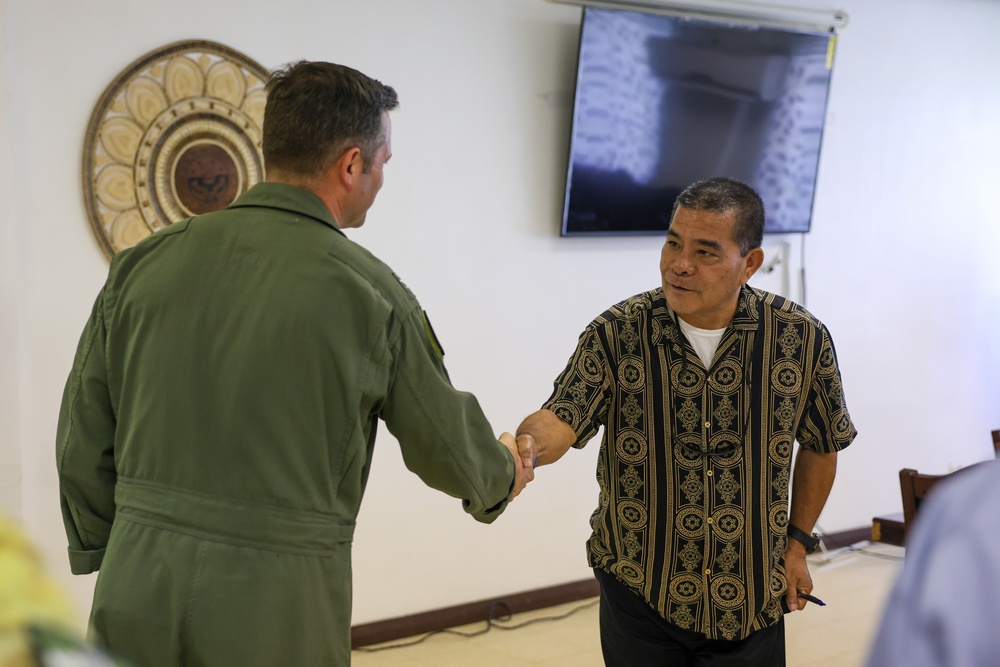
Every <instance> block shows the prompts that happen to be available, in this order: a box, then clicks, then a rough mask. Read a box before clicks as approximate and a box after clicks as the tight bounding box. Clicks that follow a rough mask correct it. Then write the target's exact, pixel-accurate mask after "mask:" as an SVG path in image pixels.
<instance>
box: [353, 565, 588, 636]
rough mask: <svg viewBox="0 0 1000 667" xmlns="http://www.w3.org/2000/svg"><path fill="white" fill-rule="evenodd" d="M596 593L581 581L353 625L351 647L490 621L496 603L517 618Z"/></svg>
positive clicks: (586, 580)
mask: <svg viewBox="0 0 1000 667" xmlns="http://www.w3.org/2000/svg"><path fill="white" fill-rule="evenodd" d="M599 592H600V591H599V588H598V585H597V580H596V579H584V580H583V581H573V582H570V583H568V584H561V585H558V586H549V587H548V588H539V589H536V590H533V591H525V592H523V593H514V594H512V595H504V596H501V597H497V598H491V599H489V600H479V601H478V602H469V603H466V604H460V605H455V606H454V607H446V608H443V609H435V610H432V611H426V612H423V613H420V614H413V615H411V616H402V617H399V618H391V619H388V620H385V621H376V622H374V623H365V624H363V625H355V626H354V627H352V628H351V646H352V647H353V648H360V647H362V646H370V645H372V644H381V643H383V642H389V641H394V640H396V639H403V638H404V637H413V636H414V635H422V634H425V633H428V632H436V631H438V630H444V629H445V628H453V627H455V626H458V625H467V624H469V623H479V622H481V621H485V620H487V619H488V618H489V617H490V612H491V610H494V609H495V603H503V605H504V611H505V612H509V613H511V614H516V613H523V612H526V611H533V610H535V609H545V608H546V607H555V606H556V605H560V604H564V603H566V602H575V601H577V600H586V599H588V598H592V597H596V596H597V595H598V594H599Z"/></svg>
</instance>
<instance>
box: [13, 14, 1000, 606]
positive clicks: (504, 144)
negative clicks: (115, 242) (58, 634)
mask: <svg viewBox="0 0 1000 667" xmlns="http://www.w3.org/2000/svg"><path fill="white" fill-rule="evenodd" d="M797 4H800V5H802V6H814V7H822V6H823V5H824V4H825V3H823V2H821V1H820V0H801V1H800V2H798V3H797ZM853 5H856V6H853ZM853 5H851V4H846V3H845V4H843V6H844V7H845V8H846V9H847V10H848V11H849V13H850V15H851V22H850V25H849V26H848V27H847V28H846V29H845V30H843V31H842V33H841V38H840V40H839V51H838V54H837V60H836V67H835V72H834V82H833V90H832V94H831V99H830V110H829V118H828V128H827V132H826V135H825V140H824V148H823V155H822V160H821V174H820V183H819V189H818V196H817V201H816V208H815V218H814V227H813V231H812V232H811V233H810V234H809V235H808V236H807V237H805V266H806V269H807V291H806V296H807V297H808V301H807V304H806V305H807V306H808V307H809V308H810V309H811V310H812V311H813V312H814V313H815V314H817V316H819V317H820V318H821V319H823V320H824V321H825V322H826V323H827V324H828V325H829V326H830V328H831V330H832V332H833V334H834V338H835V341H836V343H837V349H838V353H839V356H840V361H841V364H842V367H843V371H844V380H845V387H846V391H847V397H848V402H849V405H850V408H851V412H852V414H853V416H854V418H855V421H856V423H857V425H858V427H859V429H860V431H861V435H860V436H859V437H858V439H857V441H856V443H855V445H854V446H853V447H851V448H850V449H849V450H848V451H846V452H845V453H844V454H843V455H842V457H841V467H840V475H839V478H838V483H837V485H836V487H835V489H834V492H833V496H832V497H831V500H830V503H829V505H828V508H827V511H826V512H825V513H824V515H823V517H822V518H821V521H820V523H821V525H822V527H823V528H824V529H826V530H828V531H834V530H842V529H847V528H854V527H858V526H862V525H865V524H868V523H869V522H870V519H871V516H872V515H873V514H880V513H883V512H890V511H896V510H898V509H899V506H900V503H899V498H898V496H899V492H898V487H897V484H896V481H895V480H896V473H897V471H898V469H899V468H900V467H903V466H910V467H916V468H918V469H926V470H929V471H944V470H947V469H948V468H949V467H953V466H959V465H965V464H968V463H970V462H972V461H975V460H978V459H983V458H986V457H988V456H990V455H991V448H990V444H989V430H990V429H991V428H996V427H998V426H1000V407H998V400H997V399H998V390H997V389H996V382H995V381H994V382H992V383H990V382H989V380H990V379H991V378H996V377H998V373H1000V343H998V342H997V340H996V336H995V335H991V331H995V330H996V328H997V326H996V325H997V318H998V315H997V313H998V305H1000V304H998V300H1000V277H998V275H997V273H996V270H995V269H994V266H995V264H996V261H995V259H994V258H993V254H994V251H992V249H993V248H995V247H997V244H998V242H1000V238H998V237H1000V225H997V224H996V223H997V214H996V207H995V205H994V197H993V196H992V192H994V191H995V190H996V182H997V181H998V176H1000V167H998V166H997V161H996V159H995V156H996V155H997V154H1000V135H998V132H1000V130H998V129H997V123H996V119H997V118H1000V79H998V77H1000V74H998V72H1000V42H998V40H996V39H995V35H994V34H993V32H994V31H995V28H996V27H997V26H1000V4H998V3H996V2H992V1H989V0H909V1H905V2H904V1H903V0H881V1H879V2H867V1H866V2H863V3H862V2H860V1H858V2H855V3H853ZM158 7H161V8H159V9H156V10H154V9H152V4H151V3H145V4H144V3H136V2H131V1H129V0H94V1H92V2H87V3H77V2H70V1H69V0H62V1H60V0H0V8H5V11H4V14H3V15H4V16H5V17H6V21H5V26H4V27H5V28H6V30H7V35H6V40H7V41H6V44H4V43H2V42H0V46H2V47H3V48H2V49H0V72H6V75H3V74H0V76H5V78H0V84H2V89H0V92H2V93H3V96H2V97H0V119H3V122H2V124H0V177H2V178H0V201H2V202H3V203H2V204H0V211H2V215H3V216H4V218H5V221H4V224H3V232H2V236H0V239H2V242H3V250H2V253H0V262H2V266H3V268H2V269H0V277H3V278H6V280H3V281H2V282H3V288H2V289H3V291H0V307H2V312H3V314H4V315H3V317H4V327H3V329H0V369H2V370H3V375H2V380H0V392H2V393H0V399H3V400H0V405H2V407H0V410H3V411H4V412H0V419H2V422H0V424H2V425H0V437H2V438H3V439H4V441H5V443H4V444H3V450H2V452H3V457H4V461H5V462H6V461H7V460H8V459H7V457H8V451H11V452H13V453H14V454H13V455H14V456H17V451H18V447H16V446H11V444H10V441H12V440H13V441H19V442H20V452H21V455H20V459H21V470H20V475H16V474H15V472H16V471H15V472H11V471H10V466H9V465H4V466H3V467H0V474H2V475H3V476H2V477H0V493H3V492H2V489H3V488H4V487H3V486H2V484H3V483H4V480H9V479H14V480H15V483H16V479H18V478H20V479H23V486H22V488H21V489H20V493H19V494H15V495H16V496H19V497H22V498H23V508H22V511H21V515H22V516H23V518H24V520H25V522H26V524H27V526H28V528H29V530H30V531H31V534H32V536H33V537H34V538H35V539H36V541H37V542H38V543H39V544H40V546H41V547H42V549H43V551H44V553H45V555H46V557H47V559H48V562H49V565H50V567H51V568H52V569H53V570H54V571H56V572H57V573H58V574H59V575H60V576H62V577H63V579H64V581H65V582H66V585H67V586H71V587H72V590H73V592H74V594H75V596H76V597H77V599H78V600H79V603H80V607H81V610H85V609H86V607H87V603H88V601H89V593H90V590H91V587H92V585H93V581H92V578H75V579H74V578H72V577H70V576H69V575H68V568H67V567H66V561H65V555H64V553H65V552H64V550H65V540H64V536H63V534H62V525H61V520H60V517H59V509H58V501H57V498H58V495H57V483H56V478H55V473H54V462H53V456H52V452H53V448H54V445H53V440H54V433H55V423H56V416H57V412H58V406H59V399H60V395H61V392H62V386H63V382H64V380H65V377H66V374H67V373H68V371H69V368H70V364H71V360H72V356H73V352H74V350H75V346H76V342H77V338H78V336H79V332H80V330H81V327H82V326H83V323H84V321H85V319H86V316H87V314H88V312H89V310H90V307H91V304H92V302H93V299H94V297H95V295H96V292H97V290H98V289H99V287H100V285H101V283H102V282H103V279H104V276H105V274H106V271H107V261H106V260H105V258H104V256H103V255H102V253H101V251H100V249H99V247H98V245H97V243H96V241H95V240H94V238H93V235H92V232H91V230H90V227H89V225H88V223H87V218H86V213H85V210H84V207H83V202H82V193H81V187H80V158H81V151H82V142H83V137H84V132H85V128H86V124H87V120H88V118H89V115H90V113H91V111H92V109H93V107H94V105H95V104H96V102H97V99H98V97H99V96H100V94H101V92H102V91H103V90H104V88H105V87H106V86H107V85H108V84H109V83H110V82H111V81H112V80H113V79H114V77H115V76H116V75H117V74H118V73H119V72H120V71H121V69H122V68H124V67H125V66H126V65H127V64H129V63H130V62H131V61H132V60H133V59H135V58H136V57H138V56H140V55H142V54H144V53H146V52H147V51H150V50H152V49H155V48H158V47H160V46H162V45H164V44H166V43H169V42H172V41H175V40H179V39H193V38H205V39H211V40H214V41H217V42H221V43H223V44H226V45H228V46H230V47H233V48H235V49H238V50H240V51H242V52H244V53H246V54H247V55H249V56H250V57H252V58H254V59H256V60H257V61H258V62H260V63H261V64H263V65H265V66H266V67H277V66H279V65H282V64H284V63H286V62H288V61H290V60H294V59H298V58H310V59H324V60H332V61H337V62H344V63H346V64H350V65H352V66H354V67H357V68H359V69H361V70H362V71H364V72H366V73H368V74H370V75H372V76H375V77H376V78H379V79H381V80H382V81H384V82H386V83H389V84H391V85H393V86H394V87H396V89H397V90H398V92H399V94H400V98H401V101H402V104H401V107H400V109H399V110H398V111H396V112H394V114H393V149H394V157H393V160H392V163H391V164H390V166H389V168H388V172H387V174H386V186H385V188H384V189H383V190H382V194H381V195H380V197H379V200H378V202H377V203H376V205H375V207H374V208H373V209H372V212H371V214H370V215H369V217H368V223H367V225H366V227H365V228H364V229H362V230H357V231H356V232H352V233H351V236H352V237H353V238H354V239H356V240H357V241H358V242H360V243H362V244H363V245H365V246H366V247H368V248H369V249H371V250H372V251H373V252H375V253H376V254H377V255H379V256H380V257H382V258H383V259H384V260H386V261H387V262H388V263H389V264H390V265H391V266H393V267H394V268H395V269H396V271H397V273H399V275H400V276H401V277H402V278H403V280H404V281H405V282H406V283H407V284H408V285H409V286H410V287H411V288H412V289H413V291H414V292H415V293H416V294H417V295H418V297H419V298H420V299H421V302H422V304H423V306H424V307H425V308H426V309H427V310H428V312H429V313H430V316H431V318H432V321H433V322H434V326H435V328H436V330H437V333H438V335H439V337H440V338H441V340H442V342H443V344H444V347H445V350H446V352H447V356H446V362H447V363H448V367H449V370H450V372H451V375H452V379H453V380H454V382H455V384H456V385H457V386H459V387H461V388H463V389H467V390H470V391H472V392H474V393H475V394H476V395H477V396H478V397H479V398H480V400H481V402H482V404H483V406H484V408H485V410H486V412H487V414H489V415H490V416H491V418H492V419H493V420H494V424H495V426H496V429H497V430H498V431H500V430H513V429H514V428H515V427H516V426H517V423H518V422H519V421H520V419H521V418H522V417H523V416H524V415H526V414H527V413H529V412H531V411H533V410H534V409H536V408H537V406H538V405H539V404H540V403H541V401H543V400H544V399H545V398H546V397H547V396H548V394H549V391H550V389H551V382H552V379H553V378H554V377H555V375H556V373H557V372H558V371H559V370H560V369H561V368H562V365H563V364H564V363H565V361H566V359H567V358H568V356H569V354H570V352H571V351H572V348H573V345H574V343H575V341H576V337H577V335H578V334H579V332H580V331H581V330H582V328H583V327H584V326H585V325H586V323H587V322H588V321H589V320H590V319H591V318H592V317H593V316H595V315H596V314H598V313H599V312H601V311H602V310H603V309H604V308H606V307H607V306H608V305H610V304H612V303H614V302H616V301H618V300H620V299H622V298H624V297H626V296H629V295H631V294H633V293H635V292H638V291H641V290H644V289H648V288H650V287H653V286H655V285H657V284H658V282H659V278H658V275H657V258H658V254H659V241H658V240H657V239H654V238H602V239H580V238H573V239H563V238H559V237H558V213H559V210H560V205H561V195H560V190H561V188H562V184H563V173H564V169H565V156H566V149H567V140H568V133H569V120H570V98H571V91H572V87H573V73H574V60H575V56H576V42H577V35H578V25H579V10H578V9H577V8H574V7H570V6H565V5H556V4H551V3H547V2H544V1H543V0H491V1H490V2H469V1H468V0H425V1H423V2H419V3H417V2H411V1H409V0H396V1H393V0H369V1H368V2H364V3H359V2H346V1H345V0H331V1H329V2H325V3H315V2H309V1H308V0H286V1H285V2H283V3H274V2H264V1H263V0H240V1H239V2H237V1H236V0H215V2H211V3H205V2H203V1H202V0H174V2H172V3H171V4H170V7H169V10H168V9H165V8H162V7H163V6H158ZM4 65H6V66H5V67H4ZM8 119H9V120H8ZM8 148H9V150H7V149H8ZM15 167H16V168H15ZM800 240H801V239H799V238H798V237H793V238H792V239H790V241H789V242H790V247H791V252H790V255H791V258H790V264H792V265H793V268H794V265H797V263H798V255H799V252H800V245H799V243H800ZM793 279H794V276H793ZM771 280H772V278H771V277H768V278H766V279H764V282H765V283H768V284H770V281H771ZM11 286H13V287H11ZM790 289H791V291H792V295H793V296H798V295H799V294H798V292H797V290H796V289H795V288H794V283H793V286H792V288H790ZM8 313H15V314H16V326H14V327H11V326H9V325H8V320H9V318H10V315H8ZM8 369H14V373H13V374H10V373H8ZM11 377H13V378H14V379H13V380H11V379H10V378H11ZM12 406H13V407H12ZM8 415H10V417H9V419H8ZM596 444H597V443H593V445H592V446H590V447H588V448H587V449H585V450H583V451H581V452H574V453H571V455H568V456H567V457H566V459H565V460H564V461H561V462H560V463H559V464H558V465H556V466H553V467H550V468H543V469H540V470H539V471H538V475H537V479H536V482H535V484H534V485H533V486H532V487H530V488H529V489H528V490H527V491H526V492H525V495H523V496H522V497H521V498H519V499H518V500H517V501H516V502H515V504H514V505H513V506H512V507H511V508H510V510H509V512H508V513H507V514H506V515H505V516H503V517H501V518H500V519H499V520H498V521H497V523H496V524H494V525H492V526H481V525H479V524H476V523H475V522H473V521H472V520H471V519H469V518H468V517H466V516H465V515H463V514H462V512H461V509H460V506H459V504H458V502H457V501H455V500H453V499H451V498H447V497H444V496H441V495H440V494H436V493H434V492H432V491H430V490H428V489H427V488H426V487H424V486H422V484H421V483H420V482H419V480H417V479H416V478H415V477H414V476H413V475H411V474H410V473H408V472H407V471H406V470H405V468H404V467H403V465H402V462H401V459H400V457H399V455H398V452H397V450H396V448H395V444H394V442H393V440H392V439H391V438H390V437H389V436H388V435H387V434H385V433H383V434H382V435H381V436H380V440H379V443H378V451H377V453H376V458H375V462H374V470H373V474H372V477H371V483H370V485H369V491H368V496H367V498H366V502H365V505H364V507H363V509H362V513H361V517H360V521H359V524H360V525H359V528H358V531H357V535H356V542H355V622H359V623H363V622H366V621H372V620H378V619H383V618H390V617H394V616H398V615H402V614H407V613H413V612H418V611H423V610H427V609H433V608H438V607H442V606H447V605H452V604H458V603H461V602H466V601H471V600H477V599H481V598H487V597H491V596H495V595H502V594H505V593H510V592H516V591H522V590H529V589H533V588H538V587H541V586H548V585H554V584H558V583H564V582H568V581H574V580H578V579H581V578H584V577H587V576H589V572H588V570H587V568H586V566H585V557H584V550H583V543H584V540H585V539H586V537H587V534H588V530H587V518H588V516H589V514H590V512H591V511H592V509H593V507H594V505H595V502H596V483H595V482H594V462H595V459H596V453H597V451H596V450H597V447H596ZM10 495H11V494H9V493H3V495H0V501H3V502H4V504H5V506H6V505H7V504H8V503H9V502H11V501H10V500H9V498H8V496H10ZM15 500H16V498H15ZM15 509H16V508H15Z"/></svg>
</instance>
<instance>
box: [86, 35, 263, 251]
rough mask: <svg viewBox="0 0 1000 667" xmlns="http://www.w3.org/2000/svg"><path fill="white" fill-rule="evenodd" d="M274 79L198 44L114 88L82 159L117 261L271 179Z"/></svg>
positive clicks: (157, 60)
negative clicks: (267, 173)
mask: <svg viewBox="0 0 1000 667" xmlns="http://www.w3.org/2000/svg"><path fill="white" fill-rule="evenodd" d="M269 76H270V74H269V72H268V71H267V70H266V69H265V68H264V67H262V66H261V65H259V64H258V63H256V62H254V61H253V60H251V59H250V58H248V57H247V56H245V55H243V54H241V53H239V52H237V51H234V50H233V49H230V48H228V47H225V46H222V45H221V44H216V43H214V42H208V41H203V40H198V41H184V42H176V43H173V44H169V45H167V46H164V47H163V48H160V49H157V50H155V51H152V52H150V53H148V54H146V55H144V56H142V57H141V58H139V59H138V60H136V61H135V62H133V63H132V64H131V65H129V66H128V67H127V68H126V69H125V70H124V71H123V72H122V73H121V74H120V75H119V76H118V77H117V78H116V79H115V80H114V81H113V82H112V83H111V85H109V86H108V88H107V89H106V90H105V91H104V94H103V95H101V98H100V101H99V102H98V104H97V106H96V107H95V108H94V112H93V114H92V115H91V118H90V123H89V125H88V127H87V136H86V142H85V147H84V154H83V191H84V198H85V202H86V207H87V215H88V217H89V218H90V224H91V226H92V227H93V229H94V232H95V234H96V235H97V239H98V241H99V242H100V244H101V246H102V248H103V249H104V251H105V253H106V254H107V255H108V257H111V256H113V255H115V254H116V253H118V252H120V251H122V250H124V249H125V248H129V247H131V246H133V245H135V244H136V243H138V242H139V241H141V240H142V239H144V238H146V237H147V236H149V235H150V234H151V233H153V232H155V231H156V230H158V229H161V228H163V227H166V226H167V225H169V224H171V223H173V222H176V221H178V220H182V219H184V218H187V217H190V216H192V215H198V214H200V213H207V212H209V211H215V210H218V209H221V208H225V207H226V206H228V205H229V204H231V203H232V201H233V200H234V199H236V197H237V196H239V195H240V194H242V193H243V192H245V191H246V190H247V189H248V188H249V187H250V186H252V185H254V184H255V183H258V182H259V181H261V180H263V178H264V158H263V155H262V154H261V148H260V141H261V128H262V125H263V121H264V103H265V101H266V91H265V86H266V82H267V79H268V78H269Z"/></svg>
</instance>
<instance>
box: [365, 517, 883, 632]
mask: <svg viewBox="0 0 1000 667" xmlns="http://www.w3.org/2000/svg"><path fill="white" fill-rule="evenodd" d="M870 538H871V527H867V526H866V527H862V528H856V529H852V530H845V531H841V532H838V533H830V534H828V535H824V536H823V546H825V547H826V548H827V549H830V550H833V549H839V548H840V547H846V546H850V545H852V544H854V543H856V542H860V541H861V540H866V539H870ZM599 592H600V589H599V587H598V585H597V580H596V579H584V580H582V581H573V582H570V583H567V584H560V585H558V586H549V587H547V588H539V589H536V590H533V591H525V592H522V593H514V594H511V595H504V596H501V597H496V598H491V599H489V600H479V601H477V602H468V603H466V604H460V605H455V606H454V607H445V608H442V609H434V610H431V611H425V612H422V613H419V614H412V615H410V616H401V617H399V618H390V619H387V620H384V621H375V622H373V623H363V624H361V625H355V626H354V627H352V628H351V646H352V647H353V648H361V647H362V646H371V645H373V644H382V643H384V642H390V641H395V640H397V639H404V638H406V637H413V636H415V635H422V634H426V633H428V632H436V631H438V630H444V629H445V628H453V627H456V626H459V625H467V624H469V623H479V622H482V621H486V620H487V619H488V618H489V617H490V613H491V610H494V609H495V605H496V603H503V604H504V605H505V611H509V612H510V613H512V614H516V613H519V612H527V611H534V610H535V609H545V608H547V607H555V606H557V605H560V604H566V603H567V602H577V601H579V600H586V599H589V598H593V597H596V596H597V595H598V594H599Z"/></svg>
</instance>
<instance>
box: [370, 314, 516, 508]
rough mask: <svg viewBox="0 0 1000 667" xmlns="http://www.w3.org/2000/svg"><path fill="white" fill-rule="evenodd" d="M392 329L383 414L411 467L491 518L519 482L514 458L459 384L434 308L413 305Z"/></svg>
mask: <svg viewBox="0 0 1000 667" xmlns="http://www.w3.org/2000/svg"><path fill="white" fill-rule="evenodd" d="M394 328H395V331H394V332H393V333H392V335H391V336H390V348H391V350H392V351H391V354H392V356H393V363H394V365H395V368H394V371H393V373H392V379H391V382H390V386H389V390H388V394H387V396H386V398H385V401H384V403H383V406H382V413H381V415H380V416H381V418H382V420H383V421H384V422H385V424H386V427H387V428H388V429H389V431H390V432H391V433H392V434H393V435H394V436H395V437H396V439H397V440H398V441H399V444H400V448H401V450H402V454H403V461H404V463H405V464H406V467H407V468H408V469H409V470H410V471H412V472H414V473H416V474H417V475H418V476H419V477H420V479H422V480H423V481H424V483H425V484H427V485H428V486H430V487H432V488H435V489H438V490H440V491H443V492H445V493H447V494H449V495H451V496H453V497H456V498H461V499H462V505H463V507H464V509H465V511H466V512H468V513H469V514H471V515H472V516H473V517H474V518H475V519H476V520H477V521H481V522H483V523H490V522H492V521H493V520H494V519H496V517H497V516H499V515H500V513H501V512H502V511H503V510H504V509H505V507H506V505H507V498H508V497H509V495H510V493H511V491H512V489H513V485H514V459H513V457H512V456H511V454H510V451H509V450H508V449H507V448H506V447H504V445H503V444H501V443H500V442H499V441H498V440H497V438H496V434H495V433H494V431H493V427H492V426H491V425H490V423H489V421H488V420H487V418H486V416H485V415H484V414H483V411H482V409H481V408H480V406H479V402H478V400H477V399H476V397H475V396H473V395H472V394H470V393H468V392H464V391H459V390H458V389H456V388H455V387H454V386H452V384H451V381H450V379H449V378H448V373H447V371H446V370H445V367H444V361H443V357H444V353H443V351H442V349H441V346H440V344H439V343H438V341H437V338H436V337H435V335H434V332H433V330H432V329H431V327H430V322H429V321H428V320H427V316H426V314H425V313H424V312H423V311H422V310H421V309H420V308H419V306H417V307H415V308H413V309H412V310H411V311H410V312H409V313H408V314H406V315H404V316H402V318H401V320H399V321H398V322H396V326H395V327H394Z"/></svg>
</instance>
